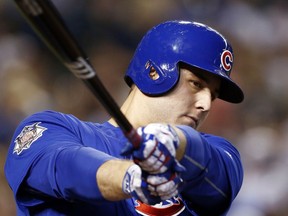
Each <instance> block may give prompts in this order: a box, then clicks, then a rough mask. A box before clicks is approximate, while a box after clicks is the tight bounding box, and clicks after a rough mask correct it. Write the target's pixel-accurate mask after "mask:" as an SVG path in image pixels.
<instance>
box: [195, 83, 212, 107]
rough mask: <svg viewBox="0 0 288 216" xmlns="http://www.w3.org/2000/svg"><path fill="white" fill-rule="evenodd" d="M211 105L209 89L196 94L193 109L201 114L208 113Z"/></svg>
mask: <svg viewBox="0 0 288 216" xmlns="http://www.w3.org/2000/svg"><path fill="white" fill-rule="evenodd" d="M211 104H212V95H211V92H210V89H209V88H204V89H202V91H200V92H198V94H197V100H196V102H195V107H196V109H198V110H201V111H202V112H209V111H210V109H211Z"/></svg>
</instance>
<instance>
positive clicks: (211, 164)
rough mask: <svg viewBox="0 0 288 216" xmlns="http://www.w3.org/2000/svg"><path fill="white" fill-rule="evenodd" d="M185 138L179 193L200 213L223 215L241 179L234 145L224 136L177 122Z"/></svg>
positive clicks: (239, 160)
mask: <svg viewBox="0 0 288 216" xmlns="http://www.w3.org/2000/svg"><path fill="white" fill-rule="evenodd" d="M179 128H180V129H182V131H183V132H184V134H185V136H186V139H187V147H186V150H185V154H184V157H183V158H182V159H181V161H180V163H181V164H182V165H183V166H185V167H186V172H185V173H183V175H182V178H183V180H184V182H185V184H184V190H183V192H182V193H181V196H182V197H183V198H184V200H185V202H186V204H187V206H188V207H190V208H191V209H193V210H195V211H196V212H197V213H198V214H199V215H225V212H227V211H228V210H229V208H230V205H231V203H232V201H233V200H234V198H235V197H236V195H237V193H238V192H239V190H240V188H241V185H242V181H243V167H242V163H241V159H240V155H239V152H238V151H237V149H236V148H235V147H234V146H233V145H232V144H231V143H230V142H229V141H227V140H225V139H223V138H221V137H217V136H213V135H208V134H203V133H199V132H197V131H196V130H194V129H193V128H191V127H188V126H179Z"/></svg>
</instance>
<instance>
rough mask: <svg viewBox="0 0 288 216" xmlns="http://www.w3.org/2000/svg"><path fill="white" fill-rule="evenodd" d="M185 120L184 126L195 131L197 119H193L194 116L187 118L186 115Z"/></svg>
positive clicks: (197, 123)
mask: <svg viewBox="0 0 288 216" xmlns="http://www.w3.org/2000/svg"><path fill="white" fill-rule="evenodd" d="M185 120H186V125H188V126H190V127H192V128H194V129H196V128H197V127H198V125H199V120H198V118H196V117H194V116H189V115H186V116H185Z"/></svg>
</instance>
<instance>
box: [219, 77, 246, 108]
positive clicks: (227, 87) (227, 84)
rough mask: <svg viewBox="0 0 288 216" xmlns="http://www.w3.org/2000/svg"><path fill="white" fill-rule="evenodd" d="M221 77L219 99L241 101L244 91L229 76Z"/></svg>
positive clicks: (232, 101) (233, 101)
mask: <svg viewBox="0 0 288 216" xmlns="http://www.w3.org/2000/svg"><path fill="white" fill-rule="evenodd" d="M220 77H221V86H220V92H219V97H218V98H219V99H221V100H224V101H227V102H230V103H241V102H242V101H243V100H244V93H243V91H242V90H241V88H240V87H239V86H238V85H237V84H236V83H235V82H233V81H232V80H231V79H230V78H226V77H222V76H220Z"/></svg>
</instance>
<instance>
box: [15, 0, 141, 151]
mask: <svg viewBox="0 0 288 216" xmlns="http://www.w3.org/2000/svg"><path fill="white" fill-rule="evenodd" d="M15 2H16V5H17V6H18V8H19V10H20V11H21V13H22V15H23V16H24V17H25V18H26V20H27V21H28V23H29V24H30V25H31V27H32V28H33V29H34V31H35V32H36V33H37V35H38V36H39V37H40V38H41V39H42V40H43V42H44V43H45V44H46V45H47V46H48V48H49V49H50V50H51V51H52V52H53V53H54V55H56V56H57V57H58V58H59V59H60V61H61V62H62V63H63V64H64V65H65V66H66V67H67V68H68V69H69V70H70V71H71V72H72V73H73V74H74V75H75V76H76V77H77V78H79V79H81V80H82V81H83V82H84V83H85V85H86V86H87V87H88V88H89V89H90V90H91V92H92V93H93V94H94V95H95V96H96V98H97V99H98V100H99V101H100V103H101V104H102V105H103V107H104V108H105V109H106V111H107V112H108V113H109V114H110V115H111V116H112V117H113V118H114V119H115V121H116V122H117V124H118V125H119V127H120V128H121V129H122V131H123V133H124V135H125V136H126V137H127V139H128V140H129V141H130V142H131V143H132V144H133V147H134V148H138V147H139V145H140V142H141V137H140V136H139V135H138V134H137V132H136V130H135V129H134V128H133V126H132V125H131V123H130V122H129V121H128V119H127V118H126V117H125V116H124V114H123V113H122V112H121V110H120V108H119V106H118V105H117V104H116V102H115V101H114V99H113V98H112V96H111V95H110V94H109V92H108V91H107V90H106V88H105V87H104V85H103V84H102V82H101V80H100V79H99V77H98V76H97V74H96V71H95V70H94V68H93V66H92V64H91V63H90V62H89V59H88V58H87V57H86V54H85V53H84V52H83V50H82V48H81V47H80V45H79V43H77V41H76V40H75V38H74V37H73V35H72V34H71V32H70V31H69V30H68V28H67V26H66V24H65V23H64V21H63V18H62V17H61V15H60V13H59V12H58V10H57V9H56V7H55V6H54V4H53V3H52V2H51V1H50V0H15Z"/></svg>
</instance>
